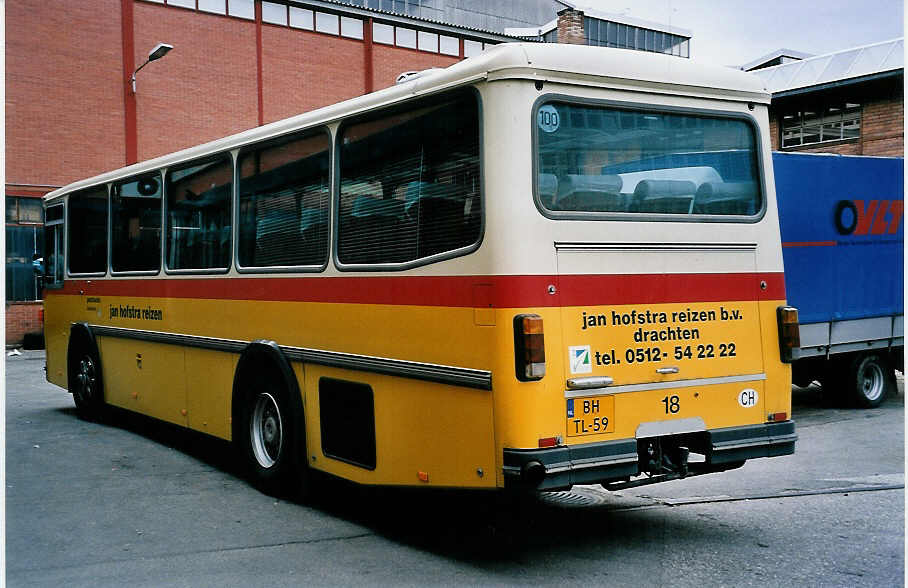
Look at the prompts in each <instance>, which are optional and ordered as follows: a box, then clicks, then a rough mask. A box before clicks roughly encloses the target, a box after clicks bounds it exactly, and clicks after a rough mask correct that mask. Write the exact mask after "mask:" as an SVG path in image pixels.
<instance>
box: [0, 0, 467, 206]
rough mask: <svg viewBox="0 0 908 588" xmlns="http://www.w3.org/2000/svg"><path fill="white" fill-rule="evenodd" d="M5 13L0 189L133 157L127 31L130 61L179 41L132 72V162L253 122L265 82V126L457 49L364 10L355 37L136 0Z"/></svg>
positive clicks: (440, 61)
mask: <svg viewBox="0 0 908 588" xmlns="http://www.w3.org/2000/svg"><path fill="white" fill-rule="evenodd" d="M124 3H126V4H124ZM129 3H131V4H129ZM124 6H125V7H126V8H129V7H131V10H125V11H124ZM130 12H131V13H132V14H131V20H132V22H131V24H130V22H128V20H129V19H130V15H129V13H130ZM121 15H125V16H124V17H123V19H121ZM6 18H7V37H6V39H7V44H6V60H7V61H6V72H7V78H6V133H7V168H6V178H7V182H8V184H7V189H10V187H11V186H12V185H16V184H21V185H33V184H42V185H51V186H59V185H63V184H66V183H69V182H72V181H74V180H77V179H81V178H85V177H88V176H91V175H94V174H97V173H101V172H104V171H107V170H111V169H116V168H118V167H121V166H123V165H125V164H126V163H127V161H126V140H127V134H128V133H129V132H130V131H129V129H128V124H127V121H126V106H125V102H126V101H127V99H126V98H125V97H124V96H125V95H128V94H127V93H126V92H125V89H126V87H127V86H126V84H128V80H127V79H126V78H127V77H128V75H124V74H123V71H124V67H125V66H124V63H128V60H125V59H124V55H123V48H124V46H128V45H127V43H126V39H127V38H129V39H131V41H132V47H133V56H132V62H133V63H134V64H135V65H136V66H138V65H140V64H141V63H143V62H144V61H145V59H146V57H147V55H148V51H149V50H150V49H151V48H152V47H154V46H155V45H156V44H157V43H159V42H167V43H169V44H171V45H173V46H174V50H173V51H171V52H170V53H169V54H168V55H167V56H166V58H164V59H163V60H161V61H157V62H154V63H151V64H149V65H148V66H146V67H145V68H143V69H142V71H141V72H139V74H138V75H137V77H136V82H137V91H136V94H135V104H136V117H135V118H136V124H135V131H134V133H135V140H136V143H137V155H138V159H139V160H144V159H149V158H152V157H155V156H158V155H162V154H165V153H169V152H172V151H175V150H178V149H182V148H185V147H189V146H192V145H197V144H199V143H203V142H205V141H208V140H212V139H215V138H218V137H223V136H225V135H228V134H231V133H234V132H237V131H241V130H244V129H248V128H251V127H254V126H256V125H257V124H259V122H260V121H259V115H258V112H259V92H260V91H261V102H262V104H261V111H262V121H261V122H264V123H267V122H272V121H275V120H279V119H281V118H285V117H287V116H291V115H294V114H299V113H301V112H305V111H308V110H312V109H314V108H318V107H320V106H325V105H328V104H332V103H334V102H338V101H340V100H344V99H347V98H352V97H355V96H358V95H360V94H363V93H365V92H366V91H367V90H369V89H372V90H377V89H380V88H384V87H387V86H390V85H392V84H393V83H394V80H395V78H396V77H397V75H398V74H399V73H401V72H403V71H410V70H420V69H425V68H428V67H447V66H448V65H451V64H453V63H455V62H457V61H458V60H459V59H460V57H452V56H448V55H443V54H441V53H430V52H425V51H417V50H416V49H405V48H400V47H394V46H388V45H381V44H379V43H371V42H370V39H371V35H370V34H369V33H370V32H371V31H367V30H366V29H367V28H368V27H369V25H370V23H369V21H368V20H365V21H364V22H363V29H364V37H366V39H365V40H360V39H351V38H345V37H342V36H339V35H329V34H324V33H318V32H314V31H308V30H301V29H297V28H290V27H288V26H278V25H272V24H268V23H261V22H256V21H254V20H247V19H241V18H234V17H231V16H222V15H217V14H208V13H205V12H201V11H193V10H185V9H181V8H178V7H171V6H165V5H163V4H158V3H155V2H148V1H143V0H84V1H80V2H67V3H64V4H61V3H56V2H45V1H43V0H17V1H16V2H13V3H11V4H10V6H9V7H8V8H7V15H6ZM124 19H125V20H124ZM124 26H125V30H124V28H123V27H124ZM257 27H260V31H261V47H259V46H258V45H257V44H258V35H257ZM367 42H368V43H370V46H369V47H368V48H367V46H366V44H367ZM259 54H260V55H261V63H260V64H259V58H258V55H259ZM370 54H371V68H370V67H368V66H369V65H370V64H369V63H368V55H370ZM462 54H463V52H462V49H461V55H462ZM259 67H261V82H259ZM126 69H128V68H126ZM370 69H371V72H370ZM370 73H371V77H372V79H367V76H368V75H369V74H370ZM259 84H261V87H260V86H259Z"/></svg>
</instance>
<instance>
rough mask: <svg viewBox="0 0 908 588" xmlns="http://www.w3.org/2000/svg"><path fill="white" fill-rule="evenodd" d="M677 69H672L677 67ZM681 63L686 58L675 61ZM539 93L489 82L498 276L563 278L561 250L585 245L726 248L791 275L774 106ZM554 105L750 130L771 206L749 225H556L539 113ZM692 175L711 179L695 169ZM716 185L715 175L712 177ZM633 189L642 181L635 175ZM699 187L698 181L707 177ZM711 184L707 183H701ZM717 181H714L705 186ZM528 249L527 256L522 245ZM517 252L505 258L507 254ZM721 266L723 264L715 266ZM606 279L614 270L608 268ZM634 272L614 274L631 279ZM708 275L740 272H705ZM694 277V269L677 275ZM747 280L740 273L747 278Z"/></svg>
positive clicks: (512, 83) (490, 206) (490, 184)
mask: <svg viewBox="0 0 908 588" xmlns="http://www.w3.org/2000/svg"><path fill="white" fill-rule="evenodd" d="M668 59H671V58H670V57H669V58H668ZM675 59H677V58H675ZM539 86H540V84H538V83H536V82H535V81H533V80H531V79H526V80H519V79H508V80H501V81H496V82H489V83H488V84H487V90H486V92H484V101H483V114H484V120H485V144H484V147H485V150H486V151H485V153H486V166H485V190H486V226H487V227H490V229H487V231H486V235H485V241H484V245H483V246H484V247H485V248H488V249H489V250H491V251H492V252H497V254H495V253H492V255H493V256H494V258H495V260H496V262H497V263H496V265H498V266H499V267H498V271H500V272H501V273H508V274H538V273H547V272H553V273H554V271H555V267H554V266H555V244H556V243H584V244H605V245H615V244H627V245H642V244H675V245H683V244H725V245H735V244H738V245H743V246H745V247H747V248H751V247H752V248H754V249H755V250H756V267H755V268H748V270H749V271H753V270H754V269H755V270H757V271H772V272H777V271H781V270H782V255H781V244H780V240H779V229H778V218H777V209H776V202H775V187H774V183H773V181H772V167H771V166H772V161H771V146H770V140H769V132H768V128H769V121H768V114H767V109H766V106H765V105H763V104H762V103H754V102H750V101H747V100H740V99H735V100H732V99H727V98H723V99H717V98H715V97H695V96H687V95H684V96H681V95H672V94H666V93H663V92H660V91H655V92H651V91H644V90H643V89H637V90H629V89H626V88H624V87H622V88H620V89H615V88H613V87H611V86H610V84H609V83H608V81H603V83H602V84H600V85H599V86H598V87H597V86H593V85H591V84H588V83H585V84H582V85H581V84H573V83H572V84H566V83H556V82H548V81H547V82H544V83H543V84H541V89H540V88H539ZM548 100H557V101H560V102H566V103H571V102H572V101H573V100H576V101H577V102H578V103H583V104H588V105H603V106H609V107H619V108H626V109H629V110H631V111H649V112H656V113H658V112H660V111H662V112H681V113H684V112H687V113H696V114H698V115H702V116H706V117H709V116H710V113H715V114H716V115H718V116H723V117H728V116H731V117H732V118H733V119H738V120H742V121H747V123H748V125H750V127H751V128H752V129H753V132H754V137H755V142H756V144H755V155H756V157H757V160H758V166H757V174H758V175H759V176H760V177H759V178H756V179H757V180H758V182H759V183H760V190H761V192H762V201H763V203H764V204H763V206H762V207H761V208H762V210H761V211H760V212H759V214H756V215H752V216H751V217H750V218H746V219H742V218H735V219H728V220H727V221H726V220H725V219H715V218H713V219H708V222H707V221H704V220H702V219H701V220H698V219H695V218H689V219H687V218H683V219H682V218H678V219H667V218H666V217H665V216H664V215H663V216H662V217H660V216H659V215H651V216H649V217H648V216H647V215H645V214H638V215H633V216H632V215H624V216H622V215H612V216H611V217H609V216H608V215H601V214H600V215H590V216H589V217H586V216H584V215H582V214H581V215H577V216H575V217H574V218H570V219H568V218H557V215H552V216H556V218H547V217H546V216H545V215H544V214H543V210H541V209H540V208H539V207H538V206H537V203H536V201H535V200H534V174H535V173H536V168H535V165H534V163H535V160H536V157H537V154H536V145H535V136H534V126H535V125H536V120H535V115H536V113H535V111H534V106H538V105H540V104H544V103H545V102H547V101H548ZM686 171H688V172H689V173H690V174H694V175H696V174H700V175H703V174H706V173H707V172H708V171H710V170H705V169H694V168H691V169H689V170H686ZM711 173H712V174H713V175H714V174H715V172H714V171H712V172H711ZM627 175H628V179H634V178H632V177H630V176H632V175H633V174H627ZM698 177H699V176H698ZM689 179H692V181H693V176H692V177H691V178H689ZM701 179H703V178H701ZM705 179H706V180H708V179H709V178H705ZM517 243H519V247H518V246H515V244H517ZM505 251H508V252H510V253H509V254H508V255H503V254H502V252H505ZM716 259H718V258H716ZM603 269H606V268H603ZM633 269H634V268H618V267H614V268H608V269H607V271H608V272H616V273H623V272H626V271H632V270H633ZM701 269H703V270H704V271H731V268H721V267H718V266H716V267H715V268H713V267H711V266H710V265H709V264H707V265H706V266H703V267H702V268H701ZM678 270H679V271H690V268H687V269H685V268H678ZM738 271H740V269H739V270H738Z"/></svg>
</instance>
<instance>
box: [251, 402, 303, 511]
mask: <svg viewBox="0 0 908 588" xmlns="http://www.w3.org/2000/svg"><path fill="white" fill-rule="evenodd" d="M242 415H243V417H242V422H241V423H240V427H239V430H238V433H239V434H240V439H239V441H240V443H241V446H242V448H241V449H242V452H243V454H244V457H245V459H244V461H245V462H246V469H247V471H248V474H249V476H250V478H251V479H252V483H253V484H255V486H257V487H258V488H259V489H260V490H262V491H263V492H265V493H267V494H271V495H277V494H281V493H283V492H285V491H286V490H288V489H289V488H288V484H287V483H288V482H289V481H290V480H291V477H292V474H293V471H294V469H295V466H296V451H295V444H296V443H295V441H294V440H295V439H296V435H295V430H294V421H295V419H294V417H293V414H292V412H291V408H290V403H289V402H288V399H287V394H286V392H285V391H284V390H283V389H282V388H281V387H280V386H277V385H274V384H260V385H258V386H255V387H254V388H253V389H252V390H250V391H249V392H248V393H247V394H246V395H245V400H244V404H243V412H242Z"/></svg>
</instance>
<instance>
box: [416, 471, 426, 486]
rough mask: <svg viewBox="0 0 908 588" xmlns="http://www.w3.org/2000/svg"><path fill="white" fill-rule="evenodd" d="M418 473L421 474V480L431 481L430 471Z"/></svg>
mask: <svg viewBox="0 0 908 588" xmlns="http://www.w3.org/2000/svg"><path fill="white" fill-rule="evenodd" d="M416 475H417V476H419V481H420V482H426V483H428V482H429V472H417V474H416Z"/></svg>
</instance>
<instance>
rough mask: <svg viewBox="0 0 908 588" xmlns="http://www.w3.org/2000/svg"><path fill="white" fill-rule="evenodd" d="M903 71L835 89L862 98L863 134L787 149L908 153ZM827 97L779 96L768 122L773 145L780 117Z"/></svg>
mask: <svg viewBox="0 0 908 588" xmlns="http://www.w3.org/2000/svg"><path fill="white" fill-rule="evenodd" d="M902 88H903V77H902V76H901V75H899V76H896V77H891V78H887V79H885V80H878V81H875V82H872V83H866V84H855V85H853V86H844V87H842V88H838V89H837V90H836V94H835V96H836V97H841V98H844V99H848V100H851V101H859V102H860V104H861V106H862V108H861V136H860V137H859V138H857V139H850V140H844V141H835V142H827V143H818V144H814V145H805V146H799V147H794V148H788V149H785V151H798V152H806V153H838V154H840V155H876V156H886V157H902V156H904V154H905V133H904V125H905V115H904V107H905V103H904V98H903V89H902ZM823 98H824V95H823V94H822V93H821V92H812V93H810V94H806V95H803V96H793V97H785V98H778V99H774V100H773V104H772V106H771V108H770V116H769V125H770V132H771V133H772V148H773V149H779V148H780V144H781V137H782V135H781V129H780V128H779V122H778V118H779V116H781V113H783V112H785V111H786V110H789V109H797V108H798V106H799V105H804V104H807V105H813V104H818V103H819V101H821V100H822V99H823Z"/></svg>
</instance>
